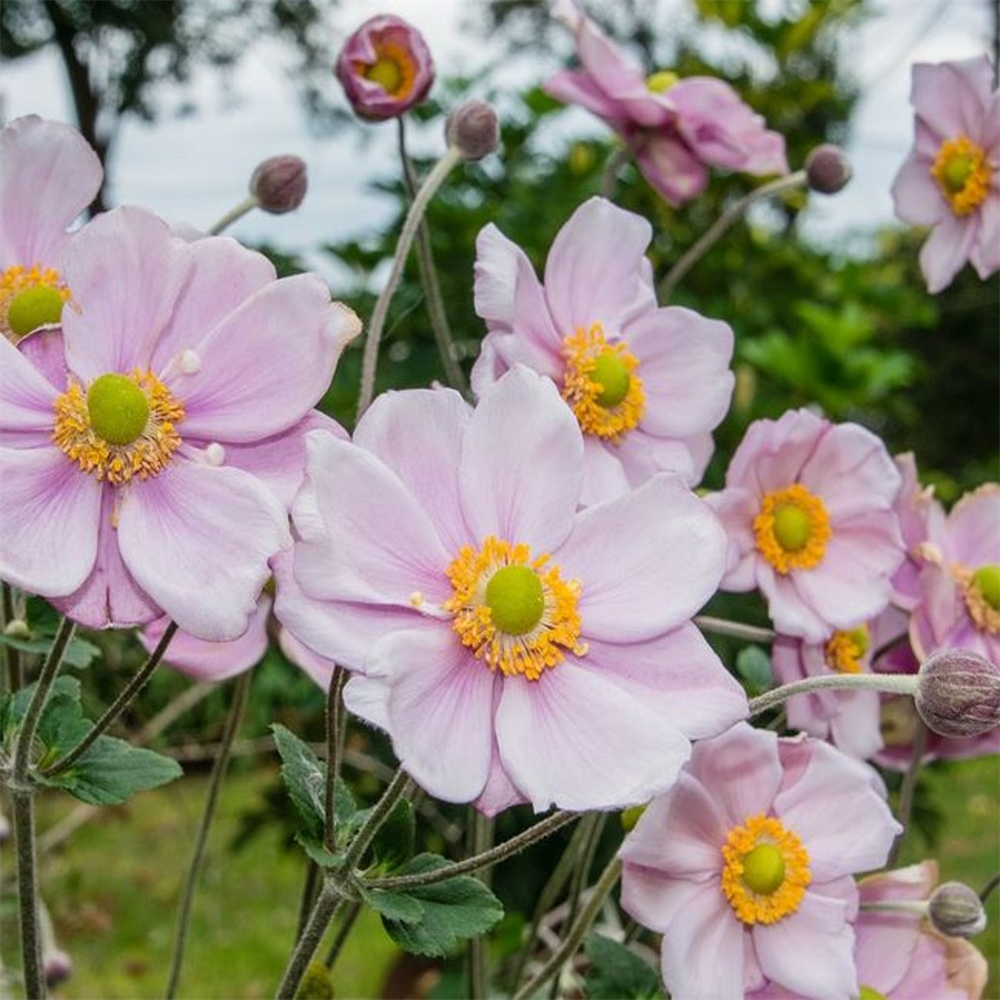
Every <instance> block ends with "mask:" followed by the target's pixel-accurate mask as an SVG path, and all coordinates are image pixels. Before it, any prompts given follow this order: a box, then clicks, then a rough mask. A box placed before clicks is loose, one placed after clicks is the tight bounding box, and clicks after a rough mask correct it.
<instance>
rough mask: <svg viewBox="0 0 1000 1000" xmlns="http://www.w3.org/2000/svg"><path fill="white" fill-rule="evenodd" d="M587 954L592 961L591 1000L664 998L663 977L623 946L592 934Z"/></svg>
mask: <svg viewBox="0 0 1000 1000" xmlns="http://www.w3.org/2000/svg"><path fill="white" fill-rule="evenodd" d="M583 950H584V951H585V952H586V953H587V957H588V958H589V959H590V968H589V969H588V971H587V996H588V997H590V1000H640V998H641V1000H647V998H652V997H662V996H663V993H662V991H661V990H660V974H659V973H658V972H657V971H656V969H654V968H653V967H652V966H650V965H647V964H646V963H645V962H644V961H643V960H642V959H641V958H639V956H638V955H636V954H635V952H633V951H630V950H629V949H628V948H626V947H625V945H623V944H619V943H618V942H617V941H612V940H611V939H610V938H606V937H603V936H602V935H600V934H593V933H591V934H588V935H587V937H586V939H585V940H584V942H583Z"/></svg>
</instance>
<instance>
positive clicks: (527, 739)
mask: <svg viewBox="0 0 1000 1000" xmlns="http://www.w3.org/2000/svg"><path fill="white" fill-rule="evenodd" d="M496 730H497V740H498V742H499V744H500V755H501V757H502V759H503V764H504V768H505V770H506V771H507V773H508V774H509V775H510V777H511V780H512V781H513V783H514V784H515V785H516V786H517V787H518V788H519V789H521V791H523V792H524V794H525V795H526V796H527V797H528V799H529V800H530V801H531V803H532V805H533V806H534V807H535V811H536V812H542V811H544V810H546V809H548V808H549V806H551V805H556V806H558V807H559V808H561V809H613V808H622V807H624V806H627V805H632V804H635V803H637V802H644V801H646V800H647V799H648V798H650V797H651V796H652V795H655V794H656V793H657V792H659V791H662V790H663V789H664V788H667V787H668V786H669V785H670V784H671V782H672V781H673V780H674V779H675V778H676V776H677V772H678V770H679V769H680V767H681V765H682V764H683V763H684V761H685V760H686V759H687V757H688V755H689V753H690V749H691V748H690V744H689V742H688V741H687V739H686V738H685V737H684V736H683V735H681V733H679V732H677V731H676V730H675V729H673V728H672V727H671V726H669V725H665V724H664V722H663V720H662V719H661V718H660V717H659V716H658V715H657V714H656V712H655V711H653V710H652V709H650V708H649V707H648V706H646V705H645V704H644V703H642V702H641V701H637V700H636V699H635V698H634V697H632V696H631V695H630V694H627V693H626V692H624V691H622V689H621V688H619V687H617V686H615V685H614V684H612V683H611V682H610V681H609V680H606V679H605V678H602V677H601V676H600V675H599V674H596V673H590V672H588V671H583V670H580V669H579V668H578V667H577V665H576V664H575V662H574V661H573V660H572V659H571V658H569V657H567V659H566V660H564V661H563V662H562V663H561V664H559V665H558V666H556V667H554V668H552V669H549V670H546V671H544V672H543V673H542V676H541V677H540V678H539V679H538V680H537V681H529V680H527V679H525V678H523V677H521V676H512V677H508V678H505V679H504V687H503V696H502V697H501V699H500V707H499V709H498V710H497V716H496Z"/></svg>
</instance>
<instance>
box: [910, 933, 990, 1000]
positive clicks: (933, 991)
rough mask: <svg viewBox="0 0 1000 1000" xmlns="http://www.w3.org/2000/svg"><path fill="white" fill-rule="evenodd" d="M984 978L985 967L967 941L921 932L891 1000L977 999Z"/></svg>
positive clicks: (981, 957) (987, 972) (982, 987)
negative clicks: (911, 957)
mask: <svg viewBox="0 0 1000 1000" xmlns="http://www.w3.org/2000/svg"><path fill="white" fill-rule="evenodd" d="M988 979H989V965H988V963H987V961H986V959H985V958H984V957H983V955H981V954H980V953H979V951H977V950H976V947H975V945H973V944H972V942H971V941H964V940H962V939H961V938H946V937H942V936H939V935H937V934H931V933H925V934H921V935H920V937H919V939H918V940H917V946H916V948H915V949H914V953H913V961H912V962H911V963H910V966H909V968H908V969H907V970H906V975H905V976H904V977H903V978H902V979H901V980H900V981H899V982H898V983H896V984H895V989H893V991H892V1000H927V998H928V997H933V998H934V1000H978V998H979V997H982V996H985V990H986V982H987V980H988Z"/></svg>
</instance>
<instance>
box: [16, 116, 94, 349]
mask: <svg viewBox="0 0 1000 1000" xmlns="http://www.w3.org/2000/svg"><path fill="white" fill-rule="evenodd" d="M0 163H2V165H3V169H2V171H0V335H2V336H3V337H5V338H6V339H7V340H10V341H11V342H13V343H17V342H18V341H19V340H21V338H22V337H25V336H26V335H27V334H29V333H31V332H32V331H33V330H35V329H37V328H38V327H41V326H46V325H49V324H53V323H58V322H59V317H60V316H61V314H62V309H63V304H64V303H65V302H66V301H67V300H68V299H70V297H71V294H72V292H71V290H70V288H69V287H68V285H67V284H66V280H65V277H64V275H63V263H62V257H63V251H64V250H65V249H66V244H67V243H68V242H69V240H70V233H68V232H67V229H68V228H69V226H70V225H71V224H72V223H73V221H74V220H75V219H76V218H77V216H79V214H80V213H81V212H82V211H83V210H84V209H85V208H86V207H87V206H88V205H89V204H90V202H91V201H92V200H93V198H94V196H95V195H96V194H97V191H98V189H99V188H100V186H101V179H102V177H103V176H104V171H103V170H102V169H101V162H100V160H98V158H97V154H96V153H95V152H94V151H93V150H92V149H91V148H90V146H89V145H87V142H86V140H85V139H84V138H83V136H81V135H80V133H79V132H77V131H76V129H74V128H70V126H69V125H63V124H61V123H60V122H51V121H45V120H44V119H42V118H39V117H38V116H37V115H27V116H26V117H24V118H16V119H15V120H14V121H12V122H11V123H10V124H9V125H6V126H5V127H4V129H3V131H2V132H0Z"/></svg>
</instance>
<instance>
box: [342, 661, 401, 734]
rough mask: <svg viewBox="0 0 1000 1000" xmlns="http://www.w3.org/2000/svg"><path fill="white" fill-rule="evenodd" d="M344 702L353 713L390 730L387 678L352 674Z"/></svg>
mask: <svg viewBox="0 0 1000 1000" xmlns="http://www.w3.org/2000/svg"><path fill="white" fill-rule="evenodd" d="M344 704H345V705H346V706H347V710H348V711H349V712H350V713H351V715H355V716H357V717H358V718H359V719H362V720H363V721H364V722H367V723H368V724H369V725H372V726H374V727H375V728H376V729H381V730H382V732H388V731H389V728H390V726H391V723H390V722H389V685H388V684H387V683H386V681H385V678H383V677H366V676H365V675H364V674H357V673H356V674H352V675H351V678H350V680H349V681H348V682H347V683H346V684H345V685H344Z"/></svg>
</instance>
